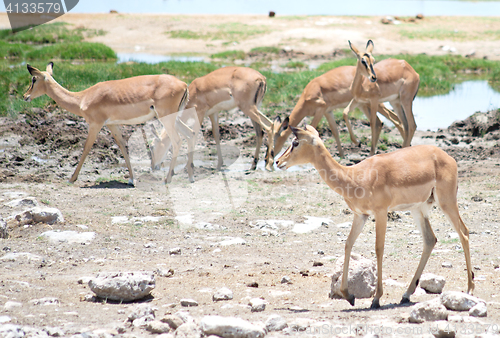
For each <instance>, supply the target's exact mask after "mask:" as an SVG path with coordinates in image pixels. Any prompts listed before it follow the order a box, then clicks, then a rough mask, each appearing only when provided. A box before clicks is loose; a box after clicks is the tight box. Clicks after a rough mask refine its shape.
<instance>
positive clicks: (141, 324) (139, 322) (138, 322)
mask: <svg viewBox="0 0 500 338" xmlns="http://www.w3.org/2000/svg"><path fill="white" fill-rule="evenodd" d="M154 320H155V317H154V316H153V315H147V316H143V317H140V318H137V319H135V320H134V321H133V322H132V326H134V327H138V328H146V326H147V325H148V323H150V322H152V321H154Z"/></svg>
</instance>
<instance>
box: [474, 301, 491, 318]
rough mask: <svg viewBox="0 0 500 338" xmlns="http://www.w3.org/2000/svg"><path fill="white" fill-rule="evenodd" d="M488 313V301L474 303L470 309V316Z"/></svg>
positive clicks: (484, 315)
mask: <svg viewBox="0 0 500 338" xmlns="http://www.w3.org/2000/svg"><path fill="white" fill-rule="evenodd" d="M487 315H488V309H487V308H486V303H483V302H480V303H478V304H476V305H474V306H473V307H472V308H471V309H470V310H469V316H471V317H486V316H487Z"/></svg>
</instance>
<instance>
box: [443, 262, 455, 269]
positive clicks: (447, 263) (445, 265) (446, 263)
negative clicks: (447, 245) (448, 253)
mask: <svg viewBox="0 0 500 338" xmlns="http://www.w3.org/2000/svg"><path fill="white" fill-rule="evenodd" d="M441 266H442V267H443V268H452V267H453V264H451V262H443V263H441Z"/></svg>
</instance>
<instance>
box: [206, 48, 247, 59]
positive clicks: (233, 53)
mask: <svg viewBox="0 0 500 338" xmlns="http://www.w3.org/2000/svg"><path fill="white" fill-rule="evenodd" d="M246 56H247V54H246V53H245V52H244V51H242V50H228V51H225V52H221V53H216V54H212V55H211V56H210V57H211V58H212V59H228V60H243V59H245V58H246Z"/></svg>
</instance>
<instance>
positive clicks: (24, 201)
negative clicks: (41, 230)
mask: <svg viewBox="0 0 500 338" xmlns="http://www.w3.org/2000/svg"><path fill="white" fill-rule="evenodd" d="M5 205H6V206H8V207H11V208H34V207H37V206H38V201H37V200H36V198H34V197H24V198H18V199H15V200H13V201H10V202H8V203H5Z"/></svg>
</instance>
